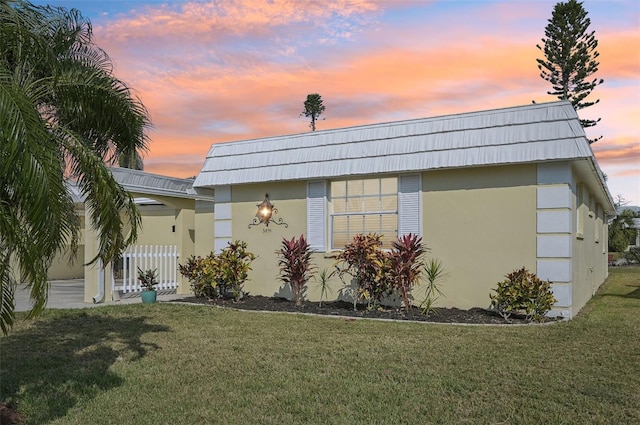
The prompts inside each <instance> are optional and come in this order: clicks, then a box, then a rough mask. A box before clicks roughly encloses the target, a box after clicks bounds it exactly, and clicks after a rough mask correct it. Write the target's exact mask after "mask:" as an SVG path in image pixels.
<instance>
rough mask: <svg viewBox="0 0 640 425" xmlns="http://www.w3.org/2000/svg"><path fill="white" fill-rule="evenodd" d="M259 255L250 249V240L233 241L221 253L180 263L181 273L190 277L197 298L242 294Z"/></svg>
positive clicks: (236, 297) (193, 257) (235, 296)
mask: <svg viewBox="0 0 640 425" xmlns="http://www.w3.org/2000/svg"><path fill="white" fill-rule="evenodd" d="M255 258H256V256H255V255H254V254H252V253H251V252H249V251H248V250H247V243H246V242H242V241H235V242H233V243H231V242H229V245H228V246H227V247H226V248H224V249H223V250H222V251H221V252H220V254H218V255H216V254H214V253H213V252H212V253H210V254H209V255H207V256H206V257H204V258H202V257H195V256H191V257H189V258H188V259H187V262H186V263H185V264H179V265H178V270H179V271H180V274H182V275H183V276H184V277H186V278H187V279H188V280H189V283H190V284H191V289H192V290H193V293H194V295H195V296H196V297H206V298H219V297H229V296H231V297H233V298H234V299H235V300H237V299H239V298H240V297H241V296H242V293H243V292H242V286H243V284H244V282H245V281H246V280H247V277H248V275H249V270H251V266H250V264H251V262H252V261H253V260H255Z"/></svg>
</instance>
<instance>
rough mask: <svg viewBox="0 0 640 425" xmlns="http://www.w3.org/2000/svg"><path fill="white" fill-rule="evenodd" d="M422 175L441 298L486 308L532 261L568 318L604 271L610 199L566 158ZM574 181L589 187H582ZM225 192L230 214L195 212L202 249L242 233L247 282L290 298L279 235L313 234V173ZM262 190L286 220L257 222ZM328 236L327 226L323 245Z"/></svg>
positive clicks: (326, 256) (321, 258)
mask: <svg viewBox="0 0 640 425" xmlns="http://www.w3.org/2000/svg"><path fill="white" fill-rule="evenodd" d="M420 178H421V192H420V203H421V206H420V208H421V211H422V213H421V223H420V226H421V228H422V237H423V241H424V243H425V245H426V247H427V248H428V249H429V252H428V255H427V257H428V258H436V259H438V260H440V261H441V262H442V264H443V266H444V268H445V271H446V277H445V278H444V279H443V280H442V281H441V289H442V290H443V292H444V296H443V297H441V298H440V299H439V300H438V301H437V303H436V305H437V306H442V307H458V308H464V309H468V308H473V307H488V306H489V305H490V298H489V295H490V293H491V291H492V289H494V288H495V287H496V285H497V283H498V282H499V281H501V280H503V279H504V276H505V275H506V274H508V273H510V272H512V271H513V270H516V269H518V268H521V267H526V268H527V269H528V270H530V271H532V272H534V273H537V274H538V275H539V276H540V277H541V278H542V279H549V280H551V281H552V283H553V290H554V294H555V295H556V298H558V300H559V302H558V303H557V304H556V306H554V310H553V311H552V313H553V314H556V315H561V316H565V317H572V316H573V315H575V314H576V313H577V312H578V311H579V310H580V309H581V308H582V307H583V306H584V305H585V303H586V302H587V301H588V300H589V299H590V298H591V296H592V295H593V293H594V292H595V290H596V289H597V288H598V287H599V286H600V284H602V282H603V281H604V279H605V278H606V276H607V261H606V260H607V258H606V257H607V255H606V237H607V228H606V224H605V221H606V217H605V211H604V207H602V206H601V205H599V204H598V203H597V202H595V197H590V195H589V193H588V191H586V189H584V188H585V187H586V185H581V184H580V182H579V178H578V176H577V175H575V174H574V173H572V166H571V164H570V163H569V162H554V163H541V164H523V165H509V166H495V167H474V168H462V169H447V170H432V171H425V172H422V173H420ZM578 190H585V191H586V193H584V194H581V195H578ZM220 193H221V194H222V193H224V194H225V195H224V197H222V196H221V199H224V202H223V207H224V208H218V207H219V205H218V204H216V207H215V208H218V209H219V210H220V211H221V214H224V219H222V220H214V219H216V218H217V216H216V215H215V214H213V213H212V212H211V209H210V208H209V209H207V211H202V212H201V213H198V214H196V216H197V218H196V233H197V234H198V238H196V247H197V248H196V254H197V255H206V254H208V253H209V252H210V251H211V250H212V246H214V245H216V244H217V245H218V246H222V245H221V242H222V241H225V240H228V241H232V240H243V241H246V242H247V244H248V248H249V250H250V251H251V252H253V253H254V254H256V255H257V256H258V258H257V259H256V260H255V261H254V262H253V264H252V268H253V270H252V271H251V272H250V274H249V281H248V282H247V283H246V284H245V291H247V292H249V293H250V294H252V295H264V296H282V297H287V298H291V297H292V294H291V291H290V289H289V288H288V287H286V286H285V285H284V284H283V283H282V282H281V281H279V280H278V265H277V261H278V258H277V255H276V253H275V252H276V250H278V249H279V248H280V246H281V241H282V238H287V239H291V238H292V237H299V236H300V235H301V234H305V235H306V234H308V231H307V230H308V229H307V228H306V226H307V199H306V197H307V182H306V181H295V182H281V183H268V184H251V185H238V186H233V187H225V188H224V190H221V191H220ZM265 193H269V197H270V200H271V202H272V203H273V204H274V205H275V207H276V208H277V209H278V213H277V214H276V215H274V218H275V219H282V221H283V222H284V223H286V226H285V225H284V224H283V225H276V224H273V223H272V224H270V225H269V226H268V227H266V226H264V225H263V224H259V225H251V224H252V223H253V219H254V216H255V213H256V208H257V204H259V203H261V202H262V200H263V199H264V197H265ZM327 195H328V206H327V211H331V196H330V193H328V194H327ZM227 209H228V211H227ZM216 211H217V210H216ZM200 214H202V215H200ZM216 214H217V213H216ZM328 222H329V220H328V218H327V223H328ZM212 229H214V231H213V232H212ZM579 229H581V230H580V231H578V230H579ZM329 231H330V230H329V228H328V226H327V232H329ZM201 235H202V238H203V239H202V241H200V240H199V238H200V237H201ZM225 238H226V239H225ZM328 239H329V235H328V234H327V246H328ZM225 244H226V242H225ZM313 261H314V264H315V265H316V266H317V268H318V271H320V270H322V269H327V270H328V271H332V270H333V268H334V263H335V252H333V253H332V252H331V251H330V250H329V249H327V252H319V253H315V254H314V255H313ZM341 288H342V282H341V281H340V280H339V279H338V278H337V277H333V278H332V280H331V281H330V293H329V298H330V299H335V298H337V297H339V295H340V290H341ZM423 294H424V289H423V287H418V288H416V289H415V290H414V299H415V300H416V302H419V301H421V300H422V298H423V297H424V295H423ZM305 298H306V299H307V300H312V301H317V300H319V299H320V288H319V285H318V283H317V280H312V281H310V282H309V283H308V285H307V289H306V292H305Z"/></svg>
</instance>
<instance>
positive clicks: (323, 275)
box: [314, 269, 335, 307]
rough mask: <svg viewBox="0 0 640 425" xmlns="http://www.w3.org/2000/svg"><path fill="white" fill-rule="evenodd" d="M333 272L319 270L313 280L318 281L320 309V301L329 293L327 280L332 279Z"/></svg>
mask: <svg viewBox="0 0 640 425" xmlns="http://www.w3.org/2000/svg"><path fill="white" fill-rule="evenodd" d="M334 273H335V271H331V272H330V271H329V270H327V269H322V270H320V273H318V274H317V275H316V276H314V278H315V279H316V280H317V281H318V286H319V287H320V307H322V301H323V300H325V299H326V298H327V293H329V292H331V288H330V287H329V280H330V279H331V278H332V277H333V275H334Z"/></svg>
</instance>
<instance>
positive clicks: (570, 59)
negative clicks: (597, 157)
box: [536, 0, 604, 142]
mask: <svg viewBox="0 0 640 425" xmlns="http://www.w3.org/2000/svg"><path fill="white" fill-rule="evenodd" d="M590 24H591V20H590V19H589V18H588V17H587V11H586V10H585V9H584V8H583V7H582V3H581V2H578V1H576V0H569V1H567V2H566V3H563V2H560V3H557V4H556V5H555V7H554V9H553V13H552V15H551V19H549V24H548V25H547V26H546V28H545V31H544V33H545V38H543V39H542V42H543V43H544V45H543V46H540V45H537V46H536V47H537V48H538V49H540V50H541V51H542V52H544V56H545V58H544V59H537V60H536V61H537V62H538V69H539V70H540V77H542V79H544V80H545V81H549V82H550V83H551V85H552V87H553V90H552V91H548V92H547V94H550V95H553V96H557V97H558V99H561V100H569V101H571V104H572V105H573V107H574V108H575V109H576V111H577V110H579V109H582V108H586V107H589V106H591V105H594V104H596V103H598V102H600V99H598V100H596V101H594V102H590V101H587V100H586V98H587V96H589V94H590V93H591V92H592V91H593V89H594V88H595V87H596V86H597V85H599V84H602V83H603V82H604V80H602V79H597V78H594V79H590V77H591V76H592V75H593V74H595V73H596V72H597V71H598V65H600V63H599V62H598V61H597V59H598V56H599V53H598V52H597V51H596V48H597V47H598V40H597V39H596V38H595V36H594V34H595V31H589V25H590ZM598 121H600V118H598V119H597V120H580V122H581V123H582V126H583V127H584V128H587V127H592V126H594V125H596V124H597V123H598ZM596 140H598V139H596ZM596 140H592V141H591V142H595V141H596Z"/></svg>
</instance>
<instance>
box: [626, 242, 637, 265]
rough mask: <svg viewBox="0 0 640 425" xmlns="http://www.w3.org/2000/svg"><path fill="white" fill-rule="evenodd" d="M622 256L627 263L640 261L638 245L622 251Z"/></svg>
mask: <svg viewBox="0 0 640 425" xmlns="http://www.w3.org/2000/svg"><path fill="white" fill-rule="evenodd" d="M624 258H625V259H626V260H627V261H628V262H629V263H640V247H637V246H636V247H633V248H629V251H627V252H625V253H624Z"/></svg>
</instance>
